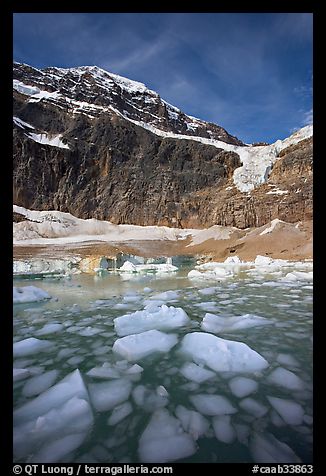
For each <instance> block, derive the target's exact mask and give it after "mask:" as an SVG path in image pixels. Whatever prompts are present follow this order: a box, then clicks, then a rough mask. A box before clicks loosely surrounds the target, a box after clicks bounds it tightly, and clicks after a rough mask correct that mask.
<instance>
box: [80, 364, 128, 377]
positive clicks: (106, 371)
mask: <svg viewBox="0 0 326 476" xmlns="http://www.w3.org/2000/svg"><path fill="white" fill-rule="evenodd" d="M86 375H89V376H90V377H95V378H102V379H110V378H119V377H120V372H119V371H118V370H116V369H114V368H113V367H106V366H105V367H104V366H103V367H93V368H92V369H91V370H89V371H88V372H87V373H86Z"/></svg>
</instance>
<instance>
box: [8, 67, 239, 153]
mask: <svg viewBox="0 0 326 476" xmlns="http://www.w3.org/2000/svg"><path fill="white" fill-rule="evenodd" d="M13 77H14V88H15V90H16V91H18V92H20V93H27V94H32V95H33V98H32V101H35V102H36V101H38V100H39V99H41V100H42V101H46V102H47V103H48V104H55V105H57V107H59V108H60V109H61V110H62V111H66V112H68V113H69V114H78V113H83V114H86V115H88V116H89V117H99V116H100V115H101V114H103V112H108V109H111V110H115V111H116V112H118V113H120V114H123V115H124V116H125V117H127V118H128V119H131V120H135V121H139V122H143V123H146V124H149V125H152V126H155V127H157V128H158V129H160V130H162V131H170V132H174V133H177V134H184V135H189V136H198V137H205V138H211V139H218V140H221V141H224V142H226V143H230V144H236V145H242V144H243V143H242V142H241V141H240V140H239V139H237V138H236V137H234V136H232V135H231V134H229V133H228V132H227V131H226V130H225V129H223V127H221V126H218V125H216V124H213V123H208V122H205V121H201V120H200V119H197V118H194V117H191V116H187V115H186V114H185V113H183V112H182V111H180V109H178V108H176V107H174V106H172V105H171V104H169V103H167V102H166V101H164V100H163V99H162V98H161V97H160V96H159V95H158V94H157V93H156V92H155V91H152V90H150V89H148V88H146V86H145V85H144V84H142V83H139V82H137V81H132V80H129V79H127V78H123V77H121V76H118V75H116V74H112V73H108V72H107V71H104V70H103V69H101V68H98V67H96V66H82V67H79V68H69V69H63V68H45V69H43V70H39V69H36V68H32V67H31V66H28V65H25V64H20V63H14V65H13ZM26 85H28V88H26ZM38 91H39V93H38ZM34 104H35V103H34ZM32 112H33V111H31V113H32ZM40 121H41V118H40V119H39V124H41V122H40ZM42 124H43V128H44V129H46V126H47V125H48V124H47V122H46V121H45V122H44V123H42Z"/></svg>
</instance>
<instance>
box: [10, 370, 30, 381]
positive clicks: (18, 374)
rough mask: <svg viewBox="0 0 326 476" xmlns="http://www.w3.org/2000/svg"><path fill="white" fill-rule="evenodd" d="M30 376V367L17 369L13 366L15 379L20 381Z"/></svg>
mask: <svg viewBox="0 0 326 476" xmlns="http://www.w3.org/2000/svg"><path fill="white" fill-rule="evenodd" d="M29 376H30V371H29V370H28V369H17V368H13V381H14V382H19V381H20V380H24V379H26V378H27V377H29Z"/></svg>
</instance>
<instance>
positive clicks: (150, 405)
mask: <svg viewBox="0 0 326 476" xmlns="http://www.w3.org/2000/svg"><path fill="white" fill-rule="evenodd" d="M157 390H158V389H156V391H154V390H153V389H151V388H149V387H148V386H145V385H137V386H136V387H135V388H134V389H133V391H132V397H133V399H134V401H135V403H136V405H137V406H138V407H141V408H142V409H143V410H144V411H146V412H150V413H152V412H153V411H155V410H157V409H158V408H162V407H165V406H166V405H167V404H168V402H169V399H168V394H167V393H165V392H158V391H157Z"/></svg>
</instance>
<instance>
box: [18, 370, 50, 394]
mask: <svg viewBox="0 0 326 476" xmlns="http://www.w3.org/2000/svg"><path fill="white" fill-rule="evenodd" d="M58 374H59V372H58V370H49V371H48V372H44V373H42V374H41V375H36V376H35V377H32V378H30V379H29V380H28V381H27V382H26V383H25V385H24V387H23V390H22V394H23V395H25V396H26V397H33V396H35V395H39V394H40V393H42V392H44V391H45V390H47V389H48V388H49V387H52V385H53V384H54V382H55V381H56V379H57V377H58Z"/></svg>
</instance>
